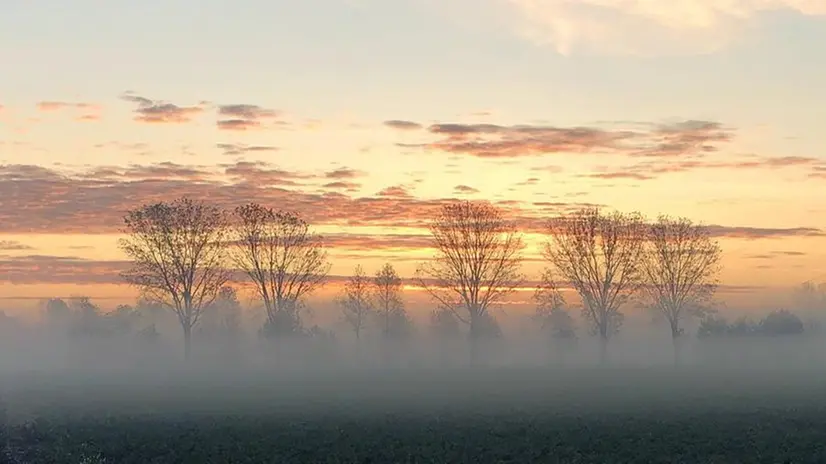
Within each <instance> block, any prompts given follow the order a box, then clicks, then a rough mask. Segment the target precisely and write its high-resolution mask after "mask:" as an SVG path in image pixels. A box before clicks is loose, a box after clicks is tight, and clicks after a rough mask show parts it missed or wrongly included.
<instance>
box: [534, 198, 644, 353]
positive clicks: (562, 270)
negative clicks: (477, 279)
mask: <svg viewBox="0 0 826 464" xmlns="http://www.w3.org/2000/svg"><path fill="white" fill-rule="evenodd" d="M548 232H549V234H550V239H549V240H548V242H547V243H546V246H545V250H544V256H545V258H546V259H547V260H548V261H550V263H551V264H552V265H553V266H554V267H555V268H556V270H557V271H558V273H559V275H560V276H561V277H563V278H564V279H566V280H567V281H569V282H570V283H571V285H572V286H573V288H574V289H575V290H576V292H577V293H578V294H579V296H580V297H581V298H582V306H583V308H582V312H583V317H584V319H585V320H586V321H588V322H589V324H590V325H591V329H592V333H594V334H595V335H598V336H599V338H600V359H601V361H602V362H603V363H604V362H606V361H607V356H608V348H607V347H608V339H609V337H610V336H611V335H613V334H614V333H615V332H616V331H618V330H619V327H620V325H621V324H622V317H623V315H622V313H621V312H620V308H621V307H622V306H623V305H624V304H625V303H626V302H627V301H628V300H629V298H630V297H631V295H633V294H634V292H635V291H636V290H637V289H638V287H639V284H640V277H641V272H640V263H641V258H642V251H643V244H644V241H645V223H644V221H643V220H642V217H641V216H640V215H639V214H638V213H632V214H623V213H619V212H614V213H610V214H604V213H603V212H601V211H600V210H599V209H598V208H587V209H583V210H581V211H579V212H576V213H573V214H570V215H564V216H561V217H559V218H556V219H553V220H551V221H550V223H549V227H548Z"/></svg>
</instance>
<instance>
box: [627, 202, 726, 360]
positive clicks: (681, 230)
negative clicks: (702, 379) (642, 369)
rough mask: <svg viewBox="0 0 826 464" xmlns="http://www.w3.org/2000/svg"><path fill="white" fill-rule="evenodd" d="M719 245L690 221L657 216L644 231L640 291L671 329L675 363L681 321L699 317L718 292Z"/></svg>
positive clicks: (701, 228)
mask: <svg viewBox="0 0 826 464" xmlns="http://www.w3.org/2000/svg"><path fill="white" fill-rule="evenodd" d="M721 253H722V251H721V249H720V245H719V244H718V243H717V241H716V240H714V239H713V238H712V236H711V234H710V233H709V231H708V229H707V228H705V227H701V226H699V225H695V224H694V223H692V222H691V220H689V219H685V218H679V219H672V218H670V217H668V216H660V217H659V218H658V220H657V222H655V223H654V224H651V225H650V226H648V228H647V240H646V247H645V252H644V253H643V259H642V266H641V270H642V279H643V282H642V285H641V286H640V289H641V291H642V293H643V295H644V296H645V298H646V300H647V303H648V304H649V305H650V307H651V308H653V309H654V310H655V311H658V312H660V313H661V314H662V315H663V316H665V318H666V320H667V321H668V323H669V326H670V328H671V340H672V341H673V345H674V362H675V364H676V363H679V361H680V349H679V344H678V338H679V337H680V336H681V335H682V334H683V333H684V331H683V329H682V328H681V327H680V322H681V321H682V320H683V319H684V318H685V317H687V316H690V315H699V316H702V312H703V310H704V309H706V308H708V303H710V301H711V298H712V296H713V295H714V291H715V290H716V289H717V280H718V279H717V276H718V273H719V272H720V256H721Z"/></svg>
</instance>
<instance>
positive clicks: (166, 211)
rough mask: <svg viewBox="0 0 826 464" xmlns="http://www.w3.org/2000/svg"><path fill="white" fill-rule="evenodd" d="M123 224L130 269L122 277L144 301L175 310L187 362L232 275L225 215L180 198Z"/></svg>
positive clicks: (145, 209)
mask: <svg viewBox="0 0 826 464" xmlns="http://www.w3.org/2000/svg"><path fill="white" fill-rule="evenodd" d="M124 223H125V228H124V231H123V232H124V233H125V234H126V235H127V236H126V238H124V239H122V240H121V241H120V248H121V250H123V252H124V253H125V254H126V255H127V256H128V257H129V258H130V259H131V260H132V267H131V268H130V269H129V270H127V271H126V272H124V273H123V274H122V275H123V277H124V279H125V280H126V281H127V282H129V283H130V284H132V285H134V286H136V287H138V288H139V289H140V291H141V293H142V294H143V296H144V297H145V298H146V299H148V300H150V301H154V302H157V303H160V304H163V305H164V306H165V307H167V308H170V309H172V311H173V312H174V313H175V315H176V316H177V317H178V322H179V323H180V325H181V328H182V329H183V333H184V354H185V357H186V358H187V359H188V358H189V355H190V346H191V339H192V328H193V327H194V326H195V325H196V324H197V323H198V320H199V319H200V318H201V314H202V312H203V309H204V308H206V307H207V306H209V304H210V303H212V301H213V300H214V299H215V298H216V296H217V295H218V291H219V290H220V289H221V287H222V286H223V285H224V284H225V283H226V282H227V280H228V279H229V276H230V271H229V269H228V268H227V267H226V265H225V264H226V263H225V259H224V258H225V248H224V242H225V240H226V237H227V222H226V216H225V214H224V212H223V211H222V210H221V209H219V208H217V207H215V206H211V205H207V204H205V203H202V202H196V201H193V200H190V199H188V198H181V199H178V200H175V201H172V202H169V203H166V202H160V203H155V204H151V205H144V206H141V207H140V208H137V209H134V210H131V211H129V212H128V213H127V214H126V216H125V217H124Z"/></svg>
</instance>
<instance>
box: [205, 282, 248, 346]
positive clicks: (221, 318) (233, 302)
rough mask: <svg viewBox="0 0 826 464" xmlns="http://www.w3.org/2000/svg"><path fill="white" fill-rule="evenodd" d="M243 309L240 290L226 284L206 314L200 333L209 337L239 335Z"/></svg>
mask: <svg viewBox="0 0 826 464" xmlns="http://www.w3.org/2000/svg"><path fill="white" fill-rule="evenodd" d="M241 311H242V309H241V302H239V301H238V292H237V291H236V290H235V288H234V287H232V286H230V285H224V286H223V287H221V290H219V291H218V297H217V298H215V300H214V301H213V302H212V304H211V305H210V307H209V311H207V312H206V313H205V314H204V318H203V320H202V321H201V327H200V333H201V334H203V335H206V336H208V337H225V338H234V337H237V336H238V335H239V334H240V332H241Z"/></svg>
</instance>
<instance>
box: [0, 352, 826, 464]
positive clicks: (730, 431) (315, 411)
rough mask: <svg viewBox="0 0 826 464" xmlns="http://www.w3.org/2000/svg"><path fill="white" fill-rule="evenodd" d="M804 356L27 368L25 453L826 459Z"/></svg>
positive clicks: (815, 387)
mask: <svg viewBox="0 0 826 464" xmlns="http://www.w3.org/2000/svg"><path fill="white" fill-rule="evenodd" d="M824 387H826V375H824V374H823V373H820V372H816V371H814V370H812V371H803V370H795V369H785V370H782V369H772V370H768V369H764V370H759V369H748V370H745V369H740V370H737V369H726V370H722V369H711V368H707V367H706V368H688V367H686V368H682V369H674V368H651V369H633V368H621V369H620V368H604V369H594V368H588V369H586V368H579V369H576V368H568V369H556V370H554V369H527V368H489V369H469V368H461V369H459V368H457V369H435V368H433V369H423V368H422V369H396V370H392V369H382V370H379V369H346V370H345V369H339V370H336V369H332V368H327V369H323V370H322V369H317V370H313V371H298V370H294V371H280V372H278V375H275V374H273V373H271V372H266V373H265V372H253V371H250V370H245V371H242V370H240V369H239V370H236V371H228V370H224V371H222V372H217V371H208V370H191V371H187V372H183V373H182V372H180V371H172V370H167V371H161V370H154V371H149V370H147V371H143V372H136V371H130V372H111V371H105V372H104V371H92V370H88V371H79V370H73V371H71V372H59V371H55V370H52V371H48V372H18V373H16V375H14V376H13V377H11V378H9V377H8V376H6V377H5V379H4V382H3V389H4V400H5V404H6V406H7V409H8V411H7V419H6V422H7V427H6V428H5V429H4V431H3V433H4V435H5V436H4V437H3V439H4V441H5V442H6V446H5V450H4V454H3V458H5V459H6V460H7V462H20V463H80V462H86V463H100V462H106V463H259V462H264V463H270V462H271V463H292V462H296V463H299V462H319V463H323V462H339V463H340V462H373V463H390V462H513V463H527V462H549V463H553V462H569V463H584V462H593V463H612V462H618V463H619V462H622V463H629V462H646V463H657V462H662V463H680V462H685V463H706V462H708V463H711V462H716V463H748V462H766V463H777V462H794V463H806V462H813V463H814V462H823V460H824V459H826V440H824V438H823V437H826V395H824V394H823V392H824V391H826V390H825V389H824Z"/></svg>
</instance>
